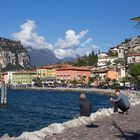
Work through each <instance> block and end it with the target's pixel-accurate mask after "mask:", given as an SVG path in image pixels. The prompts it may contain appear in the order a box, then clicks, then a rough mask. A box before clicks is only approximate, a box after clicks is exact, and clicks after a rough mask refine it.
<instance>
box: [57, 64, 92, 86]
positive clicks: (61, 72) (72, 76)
mask: <svg viewBox="0 0 140 140" xmlns="http://www.w3.org/2000/svg"><path fill="white" fill-rule="evenodd" d="M90 76H91V71H90V69H89V68H87V67H75V66H71V65H68V66H66V67H60V68H57V80H59V81H61V80H65V81H73V80H77V81H81V80H82V79H83V77H84V80H83V82H84V83H88V82H89V77H90Z"/></svg>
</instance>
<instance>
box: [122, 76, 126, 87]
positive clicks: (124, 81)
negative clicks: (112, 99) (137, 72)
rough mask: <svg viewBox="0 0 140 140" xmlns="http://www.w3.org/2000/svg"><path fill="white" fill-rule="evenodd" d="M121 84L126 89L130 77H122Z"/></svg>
mask: <svg viewBox="0 0 140 140" xmlns="http://www.w3.org/2000/svg"><path fill="white" fill-rule="evenodd" d="M121 82H122V83H123V87H124V88H125V83H126V82H128V76H125V77H122V79H121Z"/></svg>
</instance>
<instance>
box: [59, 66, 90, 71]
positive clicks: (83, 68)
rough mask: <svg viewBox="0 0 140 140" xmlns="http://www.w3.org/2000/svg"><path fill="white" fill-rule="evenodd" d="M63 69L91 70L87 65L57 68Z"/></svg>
mask: <svg viewBox="0 0 140 140" xmlns="http://www.w3.org/2000/svg"><path fill="white" fill-rule="evenodd" d="M61 70H79V71H90V69H89V68H87V67H75V66H69V67H62V68H57V71H61Z"/></svg>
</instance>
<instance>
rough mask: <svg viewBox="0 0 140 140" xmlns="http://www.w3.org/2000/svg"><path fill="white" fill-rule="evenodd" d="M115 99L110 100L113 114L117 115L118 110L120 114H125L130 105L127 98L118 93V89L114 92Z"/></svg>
mask: <svg viewBox="0 0 140 140" xmlns="http://www.w3.org/2000/svg"><path fill="white" fill-rule="evenodd" d="M115 93H116V96H117V99H113V98H110V101H112V103H113V105H114V113H115V114H116V113H118V108H119V109H120V110H121V111H122V113H125V114H127V113H128V109H129V108H130V103H129V101H128V98H127V96H126V95H124V94H123V93H120V90H119V89H116V90H115Z"/></svg>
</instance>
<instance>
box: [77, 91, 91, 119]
mask: <svg viewBox="0 0 140 140" xmlns="http://www.w3.org/2000/svg"><path fill="white" fill-rule="evenodd" d="M91 111H92V105H91V103H90V101H89V100H87V99H86V94H85V93H81V94H80V116H86V117H89V116H90V114H91Z"/></svg>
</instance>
